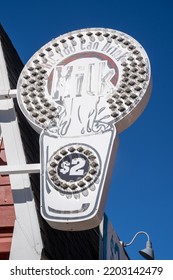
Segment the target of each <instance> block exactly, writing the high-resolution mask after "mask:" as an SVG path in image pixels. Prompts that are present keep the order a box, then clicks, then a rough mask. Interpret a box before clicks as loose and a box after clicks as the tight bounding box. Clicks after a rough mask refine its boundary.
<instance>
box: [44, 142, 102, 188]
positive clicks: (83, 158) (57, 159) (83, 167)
mask: <svg viewBox="0 0 173 280" xmlns="http://www.w3.org/2000/svg"><path fill="white" fill-rule="evenodd" d="M100 170H101V160H100V157H99V155H98V153H97V152H96V150H95V149H93V148H92V147H90V146H89V145H84V144H79V143H78V144H69V145H67V146H65V147H62V148H61V149H59V150H57V151H56V152H55V153H54V154H53V155H52V156H51V158H50V159H49V161H48V163H47V172H48V177H49V180H50V182H51V184H52V185H53V186H54V188H55V189H58V190H60V191H65V192H69V191H70V192H71V191H75V192H79V191H81V190H82V191H83V190H84V189H86V188H88V187H91V188H90V189H91V190H94V189H95V187H92V186H94V183H95V182H96V180H97V179H98V177H99V175H100Z"/></svg>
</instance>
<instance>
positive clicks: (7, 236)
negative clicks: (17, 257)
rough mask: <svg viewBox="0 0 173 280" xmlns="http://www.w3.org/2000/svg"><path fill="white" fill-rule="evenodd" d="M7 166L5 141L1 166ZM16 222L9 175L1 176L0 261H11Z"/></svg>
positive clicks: (1, 151)
mask: <svg viewBox="0 0 173 280" xmlns="http://www.w3.org/2000/svg"><path fill="white" fill-rule="evenodd" d="M5 164H6V157H5V149H4V144H3V141H2V140H1V141H0V165H5ZM14 221H15V212H14V203H13V197H12V191H11V186H10V178H9V176H8V175H0V260H7V259H9V255H10V248H11V242H12V236H13V229H14Z"/></svg>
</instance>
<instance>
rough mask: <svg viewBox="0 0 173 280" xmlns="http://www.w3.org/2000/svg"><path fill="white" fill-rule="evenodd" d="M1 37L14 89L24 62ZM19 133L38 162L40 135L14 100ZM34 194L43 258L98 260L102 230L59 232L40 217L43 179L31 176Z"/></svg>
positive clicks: (2, 33)
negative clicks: (100, 231) (100, 232)
mask: <svg viewBox="0 0 173 280" xmlns="http://www.w3.org/2000/svg"><path fill="white" fill-rule="evenodd" d="M0 36H1V42H2V48H3V52H4V58H5V61H6V66H7V71H8V77H9V82H10V88H11V89H15V88H16V85H17V80H18V77H19V74H20V72H21V70H22V68H23V63H22V62H21V59H20V58H19V56H18V54H17V52H16V50H15V49H14V47H13V45H12V43H11V41H10V39H9V37H8V36H7V34H6V33H5V31H4V29H3V28H2V26H0ZM14 104H15V111H16V114H17V119H18V124H19V128H20V134H21V137H22V143H23V147H24V151H25V156H26V160H27V163H38V162H39V160H40V158H39V135H38V134H37V133H36V132H35V131H34V130H33V129H32V128H31V127H30V125H29V124H28V123H27V121H26V119H25V117H24V116H23V114H22V113H21V111H20V109H19V107H18V104H17V101H16V100H15V99H14ZM30 181H31V186H32V190H33V194H34V199H35V204H36V210H37V216H38V220H39V225H40V231H41V236H42V241H43V247H44V250H43V255H44V257H43V258H46V257H47V258H48V259H57V260H58V259H59V260H65V259H83V260H84V259H98V258H99V228H98V227H97V228H94V229H91V230H87V231H77V232H68V231H59V230H55V229H53V228H51V227H50V226H49V225H48V223H47V222H46V221H45V220H44V219H43V218H42V217H41V215H40V176H39V174H33V175H31V176H30Z"/></svg>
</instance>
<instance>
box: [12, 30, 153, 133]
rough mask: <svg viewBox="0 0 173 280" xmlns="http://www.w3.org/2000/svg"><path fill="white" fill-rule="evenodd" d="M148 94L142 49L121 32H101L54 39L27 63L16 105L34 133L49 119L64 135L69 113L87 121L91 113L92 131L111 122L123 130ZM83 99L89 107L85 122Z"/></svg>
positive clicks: (147, 72)
mask: <svg viewBox="0 0 173 280" xmlns="http://www.w3.org/2000/svg"><path fill="white" fill-rule="evenodd" d="M150 93H151V69H150V62H149V59H148V56H147V54H146V52H145V50H144V49H143V47H142V46H141V45H140V44H139V43H138V42H137V41H136V40H135V39H134V38H132V37H131V36H129V35H127V34H125V33H123V32H120V31H116V30H112V29H104V28H90V29H82V30H77V31H74V32H70V33H67V34H65V35H62V36H60V37H58V38H56V39H53V40H52V41H50V42H49V43H48V44H46V45H45V46H43V47H42V48H41V49H40V50H38V51H37V52H36V53H35V54H34V55H33V57H32V58H31V59H30V60H29V61H28V63H27V64H26V65H25V67H24V69H23V71H22V73H21V75H20V77H19V80H18V84H17V99H18V103H19V106H20V108H21V110H22V112H23V113H24V114H25V116H26V117H27V119H28V121H29V122H30V124H31V125H32V126H33V128H34V129H35V130H36V131H38V132H40V131H41V130H42V129H43V128H45V127H47V126H48V125H49V124H50V122H51V121H52V120H53V121H55V123H56V124H57V126H58V127H60V128H61V129H60V131H61V133H62V131H63V127H62V124H64V122H66V123H68V125H69V123H70V121H69V120H70V119H71V116H70V114H71V112H73V119H75V118H77V117H76V116H78V119H79V122H80V121H82V122H87V118H88V116H91V112H93V110H94V113H93V115H94V119H93V120H92V121H93V125H92V127H93V126H95V125H96V126H97V124H99V123H100V124H102V125H105V124H113V123H114V124H115V125H116V127H117V130H118V132H121V131H123V130H124V129H126V128H127V127H128V126H129V125H131V124H132V123H133V122H134V121H135V120H136V119H137V117H138V116H139V115H140V114H141V112H142V111H143V110H144V108H145V106H146V104H147V102H148V100H149V97H150ZM82 100H86V101H85V103H87V104H85V107H87V106H88V107H89V108H88V110H89V111H88V115H87V117H86V116H85V117H84V120H81V117H80V113H81V111H82V110H81V111H80V110H79V108H81V104H82V103H81V102H82ZM92 104H93V107H92V108H91V106H92ZM77 106H78V107H77ZM83 106H84V105H83ZM76 108H77V109H76ZM103 109H104V110H103ZM75 114H76V116H75ZM64 118H65V121H64ZM90 130H92V129H91V128H90ZM64 133H68V132H67V130H66V132H64Z"/></svg>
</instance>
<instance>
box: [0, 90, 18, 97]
mask: <svg viewBox="0 0 173 280" xmlns="http://www.w3.org/2000/svg"><path fill="white" fill-rule="evenodd" d="M16 95H17V89H10V90H6V89H4V90H0V100H3V99H9V98H15V97H16Z"/></svg>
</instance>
